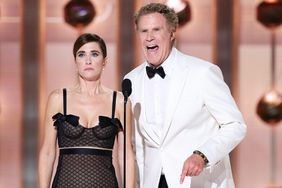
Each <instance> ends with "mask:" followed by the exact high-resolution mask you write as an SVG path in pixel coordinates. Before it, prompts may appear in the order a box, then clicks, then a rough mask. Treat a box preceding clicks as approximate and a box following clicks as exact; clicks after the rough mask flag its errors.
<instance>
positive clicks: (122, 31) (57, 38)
mask: <svg viewBox="0 0 282 188" xmlns="http://www.w3.org/2000/svg"><path fill="white" fill-rule="evenodd" d="M150 2H162V3H167V4H169V5H170V6H172V7H174V8H175V10H177V12H178V13H179V16H180V18H181V26H180V27H179V29H178V31H177V39H176V44H175V45H176V47H177V48H178V49H179V50H181V51H182V52H185V53H187V54H190V55H193V56H197V57H199V58H202V59H205V60H207V61H210V62H212V63H215V64H218V65H219V66H220V67H221V69H222V71H223V74H224V78H225V81H226V82H227V83H228V85H229V86H230V88H231V90H232V94H233V96H234V98H235V100H236V102H237V104H238V106H239V109H240V110H241V111H242V113H243V116H244V118H245V121H246V124H247V126H248V133H247V136H246V138H245V139H244V141H243V142H242V143H241V144H240V145H239V146H238V147H237V148H236V149H235V150H234V151H233V152H232V153H231V159H232V164H233V168H232V170H233V175H234V178H235V183H236V187H238V188H250V187H251V188H263V187H268V186H270V185H271V184H272V185H274V184H275V185H276V187H278V186H279V185H280V186H281V185H282V125H281V122H280V120H281V114H282V110H281V108H282V106H281V105H282V104H281V95H278V96H277V94H281V92H282V28H281V26H280V25H279V24H280V23H281V21H282V19H281V14H282V8H281V6H282V5H281V1H277V2H279V3H280V4H279V3H278V4H277V6H278V9H277V8H275V9H273V10H270V13H273V12H274V13H278V21H277V25H275V26H273V25H270V26H269V25H265V23H266V22H267V21H269V20H267V19H266V20H264V19H262V20H261V19H259V18H258V17H257V14H258V5H259V4H261V3H262V2H263V1H262V0H189V1H188V0H169V2H168V1H153V0H103V1H101V0H60V1H58V0H0V188H8V187H9V188H35V187H37V183H38V182H37V181H38V180H37V160H38V152H39V147H40V145H41V141H42V131H43V125H42V122H43V116H44V111H45V105H46V101H47V97H48V94H49V93H50V92H51V91H52V90H54V89H57V88H63V87H68V86H71V85H72V84H73V83H74V82H75V81H76V78H77V77H76V73H75V69H74V67H75V66H74V59H73V55H72V47H73V43H74V41H75V39H76V38H77V37H78V35H79V34H80V33H83V32H90V33H97V34H98V35H100V36H101V37H102V38H104V39H105V41H106V44H107V48H108V64H107V66H106V69H105V72H104V74H103V78H102V79H103V81H104V83H105V84H106V85H107V86H109V87H111V88H113V89H116V90H120V86H121V81H122V78H123V76H124V75H125V74H126V73H127V72H129V71H130V70H131V69H132V68H134V67H135V66H137V65H138V64H140V63H142V61H143V57H142V52H141V49H140V47H139V44H138V39H137V36H136V32H135V30H134V23H133V14H134V12H135V11H136V10H137V9H139V8H140V7H141V6H142V5H144V4H147V3H150ZM265 2H268V3H273V2H276V1H275V0H268V1H265ZM67 4H68V6H66V5H67ZM76 7H78V9H76ZM77 10H79V12H76V11H77ZM71 11H74V12H71ZM275 11H276V12H275ZM262 14H267V13H265V12H263V11H262ZM274 16H275V15H274ZM279 16H280V17H279ZM80 17H82V18H83V19H80ZM279 19H280V20H279ZM264 21H265V22H264ZM262 22H263V23H262ZM270 22H271V21H270ZM274 33H275V35H274ZM272 89H275V90H276V99H277V98H278V99H277V100H278V103H275V105H276V106H275V105H274V113H276V114H274V116H273V114H271V113H272V112H273V111H271V109H270V111H267V109H268V107H269V106H267V105H266V106H265V103H260V106H259V108H260V109H262V111H259V113H260V115H261V117H264V118H262V119H261V118H260V117H259V116H258V114H257V108H258V103H259V100H260V99H261V97H262V96H263V95H264V94H265V93H266V92H268V91H270V90H272ZM277 100H276V102H277ZM263 102H265V101H263ZM277 104H278V105H277ZM270 107H273V106H271V105H270ZM265 109H266V111H263V110H265ZM272 110H273V108H272ZM268 113H270V114H268Z"/></svg>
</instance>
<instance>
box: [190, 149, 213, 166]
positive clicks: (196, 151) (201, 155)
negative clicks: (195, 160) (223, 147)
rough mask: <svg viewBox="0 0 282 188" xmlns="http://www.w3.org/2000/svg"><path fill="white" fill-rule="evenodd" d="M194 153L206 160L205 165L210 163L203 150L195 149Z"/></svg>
mask: <svg viewBox="0 0 282 188" xmlns="http://www.w3.org/2000/svg"><path fill="white" fill-rule="evenodd" d="M193 154H196V155H199V156H200V157H201V158H202V159H203V160H204V163H205V165H207V164H208V163H209V160H208V158H207V157H206V156H205V155H204V154H203V153H202V152H200V151H199V150H195V151H193Z"/></svg>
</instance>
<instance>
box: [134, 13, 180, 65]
mask: <svg viewBox="0 0 282 188" xmlns="http://www.w3.org/2000/svg"><path fill="white" fill-rule="evenodd" d="M137 30H138V34H139V37H140V40H141V44H142V49H143V52H144V55H145V58H146V60H147V62H148V63H150V64H151V65H153V66H155V67H158V66H159V65H161V64H162V63H163V62H164V61H165V60H166V58H167V57H168V55H169V54H170V51H171V47H172V43H173V39H174V37H175V32H174V31H173V30H172V29H171V28H170V27H169V25H168V23H167V21H166V19H165V17H164V16H163V15H162V14H160V13H151V14H147V15H144V16H141V17H140V19H139V22H138V25H137Z"/></svg>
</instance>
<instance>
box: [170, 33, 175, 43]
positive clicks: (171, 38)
mask: <svg viewBox="0 0 282 188" xmlns="http://www.w3.org/2000/svg"><path fill="white" fill-rule="evenodd" d="M170 40H171V41H174V40H175V31H171V33H170Z"/></svg>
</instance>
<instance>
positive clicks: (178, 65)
mask: <svg viewBox="0 0 282 188" xmlns="http://www.w3.org/2000/svg"><path fill="white" fill-rule="evenodd" d="M179 56H181V55H180V54H179V52H178V53H177V58H176V60H175V61H176V62H174V63H175V67H174V71H173V72H172V80H171V82H170V83H169V84H170V85H171V86H173V89H170V90H169V95H168V103H167V109H166V116H165V124H164V128H163V131H162V137H161V143H163V142H164V140H165V138H166V136H167V134H168V131H169V129H170V127H171V124H172V120H173V117H174V114H175V111H176V108H177V106H178V105H181V104H180V98H181V95H182V93H183V92H182V91H183V88H184V85H185V83H186V82H187V80H188V79H187V77H189V69H188V66H186V65H187V64H186V65H184V64H185V63H188V62H185V61H184V60H183V59H182V60H181V57H179ZM183 63H184V64H183Z"/></svg>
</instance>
